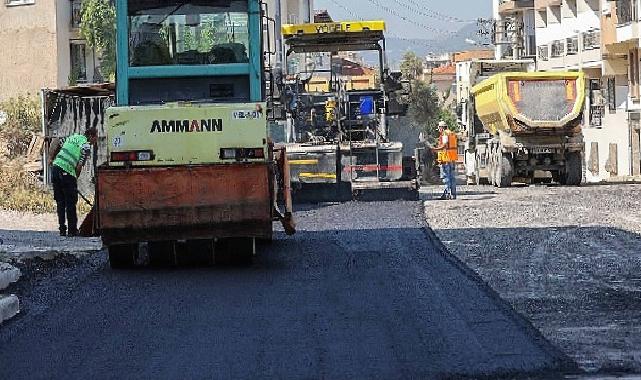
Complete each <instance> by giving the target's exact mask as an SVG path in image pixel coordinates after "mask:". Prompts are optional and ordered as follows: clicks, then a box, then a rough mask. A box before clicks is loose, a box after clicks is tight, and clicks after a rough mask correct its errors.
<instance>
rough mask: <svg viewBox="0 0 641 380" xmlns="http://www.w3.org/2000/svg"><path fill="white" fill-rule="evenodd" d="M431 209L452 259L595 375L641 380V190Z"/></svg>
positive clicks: (498, 194)
mask: <svg viewBox="0 0 641 380" xmlns="http://www.w3.org/2000/svg"><path fill="white" fill-rule="evenodd" d="M479 190H480V191H479V193H480V194H478V195H466V196H462V197H460V199H459V200H457V201H428V202H426V203H425V205H426V206H425V210H426V216H427V220H428V223H429V225H430V226H431V227H432V228H433V229H434V230H435V232H436V234H437V235H438V236H439V237H440V239H441V240H442V241H443V242H444V243H445V245H446V246H447V247H448V248H449V250H450V251H451V253H452V254H454V255H456V257H458V258H459V259H460V260H462V261H463V262H465V263H466V264H467V265H468V266H469V267H471V268H472V269H473V270H474V271H476V272H477V273H478V274H479V275H480V276H481V277H482V278H483V279H484V280H485V281H486V282H487V283H488V284H489V285H490V286H491V287H492V288H494V289H495V290H496V291H497V292H498V293H499V294H500V295H501V296H502V297H503V298H504V299H506V300H508V301H509V302H510V303H511V304H512V306H513V307H514V308H515V309H516V310H517V311H518V312H520V313H522V314H523V315H524V316H526V317H527V318H528V319H530V320H531V321H532V322H533V324H534V325H535V326H536V327H537V328H538V329H539V330H540V331H541V332H542V333H543V334H544V335H545V336H546V338H548V339H549V340H550V341H551V342H553V343H554V344H556V345H557V346H558V347H560V348H561V349H562V350H563V351H564V352H565V353H566V354H567V355H569V356H571V357H572V358H574V360H576V361H577V363H578V364H579V365H580V366H581V367H582V368H583V369H585V370H587V371H603V372H617V371H621V372H635V373H641V235H640V234H641V186H640V185H607V186H586V187H580V188H562V187H533V188H532V187H523V188H510V189H494V188H491V187H480V188H479Z"/></svg>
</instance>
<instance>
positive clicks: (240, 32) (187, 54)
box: [128, 0, 249, 67]
mask: <svg viewBox="0 0 641 380" xmlns="http://www.w3.org/2000/svg"><path fill="white" fill-rule="evenodd" d="M128 12H129V64H130V66H132V67H144V66H168V65H212V64H229V63H247V62H249V56H248V55H249V29H248V10H247V1H246V0H242V1H234V0H227V1H224V0H218V1H217V0H209V1H203V0H191V1H179V0H166V1H157V0H154V1H149V0H142V1H131V2H130V3H129V11H128Z"/></svg>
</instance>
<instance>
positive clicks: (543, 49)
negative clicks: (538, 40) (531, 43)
mask: <svg viewBox="0 0 641 380" xmlns="http://www.w3.org/2000/svg"><path fill="white" fill-rule="evenodd" d="M549 51H550V48H549V47H548V45H543V46H539V51H538V57H539V59H540V60H541V61H547V60H548V59H549Z"/></svg>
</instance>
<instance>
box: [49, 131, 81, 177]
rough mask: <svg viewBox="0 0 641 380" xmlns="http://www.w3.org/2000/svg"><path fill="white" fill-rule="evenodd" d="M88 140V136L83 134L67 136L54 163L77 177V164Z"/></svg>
mask: <svg viewBox="0 0 641 380" xmlns="http://www.w3.org/2000/svg"><path fill="white" fill-rule="evenodd" d="M87 141H88V140H87V138H86V137H85V136H83V135H77V134H76V135H71V136H69V137H67V139H65V143H64V144H63V145H62V148H60V152H58V155H57V156H56V159H55V160H54V161H53V164H54V165H56V166H57V167H59V168H60V169H62V170H64V171H65V172H67V173H69V174H71V175H72V176H74V177H75V176H76V166H78V163H79V162H80V157H81V156H82V146H83V145H85V144H86V143H87Z"/></svg>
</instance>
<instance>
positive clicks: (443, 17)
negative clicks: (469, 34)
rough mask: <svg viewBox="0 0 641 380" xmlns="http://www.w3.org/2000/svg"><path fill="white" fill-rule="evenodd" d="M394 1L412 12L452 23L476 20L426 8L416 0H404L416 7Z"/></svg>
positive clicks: (467, 22)
mask: <svg viewBox="0 0 641 380" xmlns="http://www.w3.org/2000/svg"><path fill="white" fill-rule="evenodd" d="M394 1H395V2H396V3H398V4H400V5H401V6H403V7H405V8H407V9H408V10H410V11H412V12H416V13H418V14H420V15H423V16H425V17H430V18H435V19H437V20H440V21H445V22H452V23H465V24H471V23H473V22H476V20H464V19H462V18H459V17H456V16H450V15H446V14H443V13H441V12H438V11H435V10H433V9H430V8H426V7H425V5H423V4H419V3H418V2H417V1H416V0H406V1H407V2H409V3H410V4H412V5H413V6H414V7H416V8H412V7H411V6H409V5H408V4H405V3H402V2H400V1H399V0H394Z"/></svg>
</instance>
